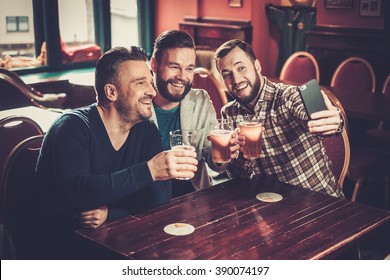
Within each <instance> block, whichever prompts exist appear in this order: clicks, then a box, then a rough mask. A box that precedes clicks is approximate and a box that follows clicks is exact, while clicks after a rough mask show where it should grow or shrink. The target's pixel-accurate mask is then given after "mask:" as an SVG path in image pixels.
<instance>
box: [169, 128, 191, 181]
mask: <svg viewBox="0 0 390 280" xmlns="http://www.w3.org/2000/svg"><path fill="white" fill-rule="evenodd" d="M169 141H170V145H171V149H172V150H192V151H194V150H195V145H196V131H194V130H184V129H183V130H174V131H170V132H169ZM176 179H179V180H189V179H190V178H176Z"/></svg>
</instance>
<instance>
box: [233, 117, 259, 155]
mask: <svg viewBox="0 0 390 280" xmlns="http://www.w3.org/2000/svg"><path fill="white" fill-rule="evenodd" d="M239 128H240V134H241V135H242V136H244V137H245V144H244V146H243V147H242V151H243V157H244V158H246V159H257V158H259V157H260V154H261V146H262V140H261V133H262V124H261V122H260V120H258V119H257V118H256V117H252V116H245V117H244V118H243V120H242V121H240V123H239Z"/></svg>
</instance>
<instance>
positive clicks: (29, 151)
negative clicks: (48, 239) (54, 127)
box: [0, 135, 44, 258]
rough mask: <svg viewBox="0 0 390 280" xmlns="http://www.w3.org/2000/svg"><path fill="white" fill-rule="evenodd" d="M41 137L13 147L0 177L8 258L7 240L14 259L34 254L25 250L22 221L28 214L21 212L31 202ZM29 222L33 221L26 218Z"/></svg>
mask: <svg viewBox="0 0 390 280" xmlns="http://www.w3.org/2000/svg"><path fill="white" fill-rule="evenodd" d="M43 137H44V136H43V135H39V136H33V137H30V138H27V139H25V140H23V141H22V142H20V143H19V144H18V145H16V146H15V147H14V148H13V149H12V151H11V152H10V154H9V155H8V157H7V159H6V161H5V165H4V168H3V170H2V172H1V174H0V183H1V186H2V189H1V194H2V201H1V211H2V213H3V215H4V231H5V239H4V241H5V242H6V243H5V249H6V254H7V257H9V256H10V252H9V251H10V244H11V241H10V238H11V240H12V243H13V245H14V247H15V251H16V257H19V258H25V257H26V256H28V255H29V254H32V253H34V252H28V251H26V250H25V248H26V245H28V244H24V238H23V235H24V234H28V232H26V231H25V230H23V229H22V228H23V224H24V223H23V219H26V217H28V213H25V210H22V209H23V207H21V206H23V205H25V204H26V203H27V202H28V200H29V199H31V194H32V188H33V183H32V182H33V178H34V173H35V166H36V162H37V159H38V155H39V151H40V148H41V145H42V141H43ZM28 219H33V217H28Z"/></svg>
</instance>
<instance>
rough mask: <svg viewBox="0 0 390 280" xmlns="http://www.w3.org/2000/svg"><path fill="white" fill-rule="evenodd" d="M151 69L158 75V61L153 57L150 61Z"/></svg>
mask: <svg viewBox="0 0 390 280" xmlns="http://www.w3.org/2000/svg"><path fill="white" fill-rule="evenodd" d="M150 69H152V72H153V73H156V70H157V61H156V58H154V57H152V58H151V59H150Z"/></svg>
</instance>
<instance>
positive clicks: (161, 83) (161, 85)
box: [156, 73, 192, 102]
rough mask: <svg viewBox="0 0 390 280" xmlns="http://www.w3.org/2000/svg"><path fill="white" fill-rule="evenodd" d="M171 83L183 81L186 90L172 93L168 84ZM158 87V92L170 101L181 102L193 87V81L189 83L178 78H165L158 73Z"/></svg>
mask: <svg viewBox="0 0 390 280" xmlns="http://www.w3.org/2000/svg"><path fill="white" fill-rule="evenodd" d="M171 83H181V84H184V91H183V93H178V94H174V93H171V92H170V91H169V89H168V85H169V84H171ZM156 87H157V90H158V92H159V93H160V95H161V96H162V97H164V98H165V99H167V100H168V101H170V102H180V101H182V100H183V99H184V97H186V95H187V94H188V93H189V92H190V90H191V88H192V83H188V82H186V81H183V80H177V79H169V80H163V79H162V78H161V76H160V75H159V74H158V73H156Z"/></svg>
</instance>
